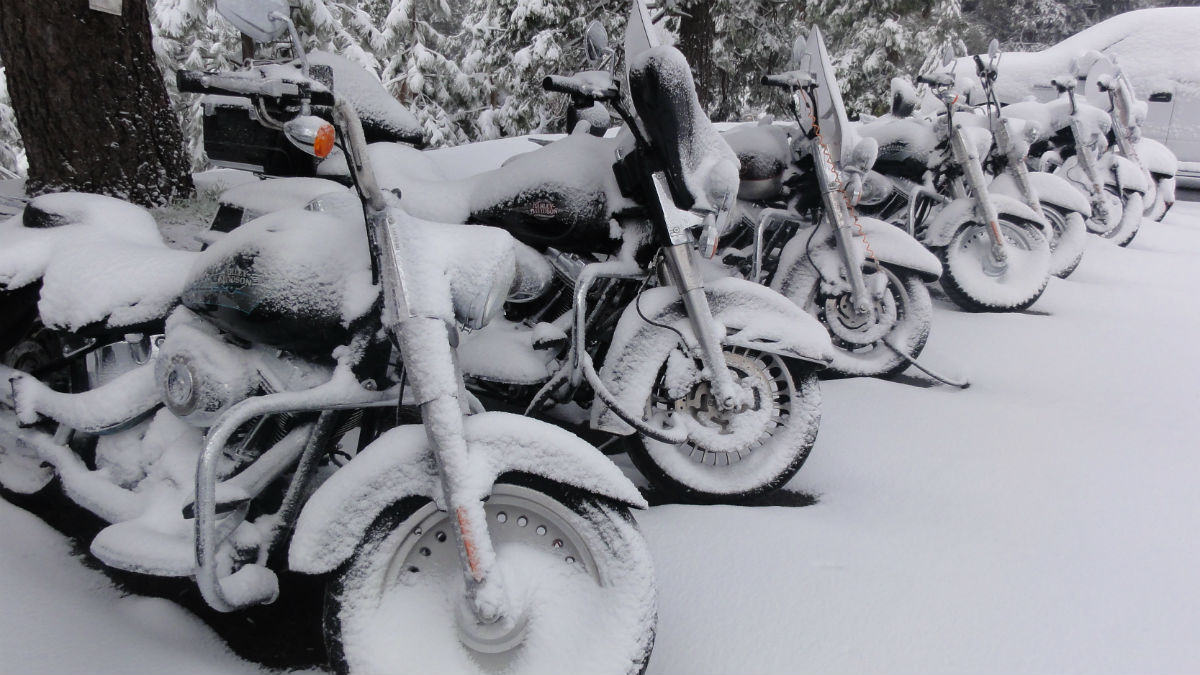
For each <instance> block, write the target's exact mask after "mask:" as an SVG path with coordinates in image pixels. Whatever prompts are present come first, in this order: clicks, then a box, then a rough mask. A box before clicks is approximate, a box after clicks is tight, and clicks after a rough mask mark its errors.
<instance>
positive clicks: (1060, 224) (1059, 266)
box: [975, 40, 1092, 279]
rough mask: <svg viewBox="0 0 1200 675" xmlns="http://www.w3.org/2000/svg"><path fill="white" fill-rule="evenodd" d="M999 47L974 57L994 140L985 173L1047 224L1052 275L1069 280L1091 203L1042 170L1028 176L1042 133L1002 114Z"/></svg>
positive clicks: (1080, 251)
mask: <svg viewBox="0 0 1200 675" xmlns="http://www.w3.org/2000/svg"><path fill="white" fill-rule="evenodd" d="M999 62H1000V47H999V43H998V41H996V40H992V42H991V44H990V45H989V46H988V61H987V62H986V63H985V62H984V60H983V58H982V57H981V56H979V55H976V56H975V74H976V77H977V78H978V84H979V85H980V89H981V90H982V91H983V92H984V95H985V101H984V103H983V105H982V106H981V109H982V110H983V112H984V114H985V115H986V116H987V121H988V127H989V129H990V130H991V132H992V136H993V138H994V141H995V143H994V145H993V148H992V152H990V153H989V154H988V156H987V159H986V160H985V168H986V169H988V171H989V172H990V173H991V174H993V175H994V176H995V179H993V180H992V183H991V184H990V185H989V186H988V188H989V189H990V190H991V191H992V192H993V193H996V194H1005V195H1008V196H1011V197H1015V198H1017V199H1019V200H1021V201H1022V202H1023V203H1024V204H1025V205H1026V206H1028V207H1030V208H1031V209H1033V210H1034V211H1035V212H1036V213H1037V214H1038V215H1039V216H1041V217H1042V218H1044V219H1045V221H1046V224H1047V225H1049V229H1047V230H1046V234H1047V236H1048V238H1049V240H1050V273H1051V274H1053V275H1054V276H1056V277H1059V278H1062V279H1065V278H1067V277H1068V276H1070V274H1071V273H1072V272H1074V271H1075V268H1076V267H1078V266H1079V263H1080V261H1081V260H1082V259H1083V251H1084V248H1085V246H1086V244H1087V225H1086V221H1087V218H1088V217H1089V216H1091V213H1092V209H1091V206H1090V205H1089V204H1088V201H1087V199H1085V198H1084V197H1083V196H1082V195H1080V194H1079V191H1078V190H1076V189H1075V188H1074V187H1073V186H1072V185H1071V184H1070V183H1068V182H1067V181H1066V180H1065V179H1063V178H1061V177H1059V176H1055V175H1054V174H1050V173H1046V172H1044V171H1030V170H1029V167H1028V165H1027V159H1028V156H1029V148H1030V145H1031V144H1032V143H1033V142H1034V141H1036V140H1037V139H1038V137H1039V135H1040V133H1041V129H1040V128H1039V127H1038V126H1037V125H1036V124H1034V123H1032V122H1031V121H1029V120H1022V119H1019V118H1017V117H1015V116H1013V115H1012V114H1008V115H1005V114H1002V112H1001V108H1000V103H999V100H998V99H997V98H996V93H995V84H996V78H997V76H998V75H999V70H998V66H999Z"/></svg>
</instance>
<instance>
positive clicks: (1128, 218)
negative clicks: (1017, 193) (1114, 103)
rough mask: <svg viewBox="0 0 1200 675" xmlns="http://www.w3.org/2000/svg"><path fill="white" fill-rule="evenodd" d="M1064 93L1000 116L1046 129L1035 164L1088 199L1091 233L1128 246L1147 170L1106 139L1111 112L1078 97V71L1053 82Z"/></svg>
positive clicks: (1033, 150) (1035, 147)
mask: <svg viewBox="0 0 1200 675" xmlns="http://www.w3.org/2000/svg"><path fill="white" fill-rule="evenodd" d="M1051 84H1052V85H1053V86H1054V87H1055V88H1056V89H1057V90H1058V92H1059V94H1060V97H1059V98H1057V99H1055V100H1053V101H1049V102H1047V103H1039V102H1036V101H1022V102H1019V103H1013V104H1011V105H1008V106H1006V107H1005V108H1004V109H1003V110H1002V111H1001V113H1000V114H1001V115H1002V116H1004V117H1008V118H1014V119H1022V120H1026V121H1027V122H1029V123H1032V124H1035V125H1037V127H1038V128H1039V129H1040V130H1042V133H1041V137H1040V138H1039V140H1037V141H1036V142H1034V143H1033V144H1032V145H1031V147H1030V161H1031V162H1033V163H1034V168H1037V169H1039V170H1041V171H1049V172H1053V173H1054V174H1055V175H1057V176H1060V177H1062V178H1065V179H1066V180H1068V181H1069V182H1070V183H1071V184H1072V185H1074V186H1075V187H1076V189H1078V190H1079V191H1080V192H1082V193H1083V194H1084V195H1085V196H1086V197H1087V198H1088V200H1089V202H1090V204H1091V207H1092V215H1091V217H1090V218H1088V219H1087V227H1088V231H1089V232H1092V233H1093V234H1098V235H1100V236H1102V237H1105V238H1106V239H1111V240H1113V241H1114V242H1116V243H1117V244H1118V245H1121V246H1124V245H1126V244H1128V243H1129V242H1130V241H1132V240H1133V237H1134V235H1136V234H1137V231H1138V228H1140V227H1141V222H1142V213H1143V211H1144V208H1143V203H1144V202H1143V198H1144V195H1145V192H1146V189H1147V185H1146V183H1147V181H1146V176H1145V174H1144V172H1143V171H1142V169H1141V167H1139V166H1138V165H1137V164H1135V163H1134V162H1132V161H1130V160H1129V159H1128V158H1126V157H1122V156H1120V155H1119V154H1117V153H1116V152H1114V151H1113V148H1112V147H1111V146H1110V145H1109V143H1108V141H1107V135H1108V133H1109V132H1110V130H1111V127H1112V119H1111V117H1110V116H1109V114H1108V113H1106V112H1104V111H1103V110H1101V109H1099V108H1097V107H1095V106H1093V105H1091V104H1090V103H1088V102H1087V101H1086V100H1080V97H1079V96H1077V95H1076V91H1075V89H1076V78H1075V76H1074V75H1062V76H1060V77H1058V78H1055V79H1054V80H1053V82H1052V83H1051Z"/></svg>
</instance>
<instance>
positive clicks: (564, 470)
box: [288, 412, 647, 574]
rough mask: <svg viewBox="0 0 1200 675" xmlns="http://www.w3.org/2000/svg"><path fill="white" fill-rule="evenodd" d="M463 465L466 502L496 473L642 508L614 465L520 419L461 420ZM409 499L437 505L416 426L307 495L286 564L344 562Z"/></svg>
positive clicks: (317, 569)
mask: <svg viewBox="0 0 1200 675" xmlns="http://www.w3.org/2000/svg"><path fill="white" fill-rule="evenodd" d="M464 423H465V427H466V438H467V444H468V446H469V448H470V454H469V457H470V463H471V466H469V467H467V468H466V469H465V470H463V471H462V472H461V474H462V476H463V477H464V478H466V479H468V480H469V485H464V486H463V488H464V493H463V494H464V495H466V498H468V499H484V498H486V497H487V495H488V494H490V492H491V489H492V485H493V484H494V483H495V482H496V479H497V478H498V477H499V476H502V475H504V474H507V473H513V472H519V473H524V474H532V475H534V476H539V477H542V478H545V479H547V480H550V481H554V482H556V483H561V484H564V485H569V486H573V487H577V488H580V489H584V490H587V491H589V492H591V493H594V494H598V495H603V496H605V497H608V498H610V499H614V500H616V501H619V502H622V503H625V504H628V505H630V506H634V507H637V508H646V506H647V504H646V501H645V500H644V499H643V498H642V496H641V494H640V493H639V492H638V490H637V488H636V487H634V485H633V483H631V482H630V481H629V479H628V478H626V477H625V475H624V474H622V473H621V471H620V469H618V468H617V466H616V465H615V464H613V463H612V462H610V461H609V460H608V458H606V457H605V456H604V455H602V454H600V453H598V452H596V449H595V448H594V447H592V446H591V445H590V444H588V443H587V442H586V441H584V440H582V439H580V438H579V437H578V436H576V435H574V434H572V433H571V432H569V431H566V430H564V429H560V428H558V427H554V426H551V425H549V424H546V423H543V422H538V421H536V420H531V419H529V418H527V417H522V416H520V415H513V414H510V413H502V412H487V413H480V414H478V415H471V416H469V417H467V418H465V420H464ZM409 497H426V498H429V499H432V500H434V502H436V503H438V504H444V500H443V498H442V485H441V480H440V478H439V475H438V470H437V467H436V466H435V465H434V459H433V455H432V454H431V452H430V448H429V439H428V437H427V436H426V434H425V429H424V428H423V427H422V426H420V425H405V426H401V427H396V428H394V429H391V430H390V431H388V432H387V433H385V434H383V435H382V436H380V437H379V438H378V439H376V440H375V441H373V442H372V443H371V444H370V445H368V446H367V447H366V448H364V449H363V450H362V452H360V453H358V455H356V456H355V457H354V459H353V460H351V461H350V462H349V463H348V464H346V465H345V466H343V467H342V468H341V469H338V471H337V472H336V473H334V474H333V475H332V476H331V477H330V478H329V479H328V480H326V481H325V483H324V484H322V485H321V487H320V488H318V489H317V491H316V492H315V493H313V495H312V497H310V498H309V501H308V503H307V504H306V505H305V508H304V511H303V512H302V513H301V514H300V519H299V521H298V522H297V523H296V530H295V532H294V533H293V535H292V543H291V548H290V550H289V553H288V563H289V566H290V567H291V569H293V570H296V571H298V572H303V573H307V574H321V573H324V572H329V571H331V570H333V569H335V568H337V566H338V565H340V564H342V563H343V562H344V561H345V560H347V559H348V558H349V557H350V556H351V555H352V554H353V553H354V550H355V547H357V546H358V543H359V541H361V540H362V538H363V535H364V534H365V533H366V531H367V528H368V527H370V526H371V524H372V523H373V522H374V521H375V519H376V518H377V517H378V516H379V514H381V513H382V512H383V511H384V509H386V508H388V507H389V506H391V505H393V504H396V503H398V502H400V501H401V500H403V499H406V498H409Z"/></svg>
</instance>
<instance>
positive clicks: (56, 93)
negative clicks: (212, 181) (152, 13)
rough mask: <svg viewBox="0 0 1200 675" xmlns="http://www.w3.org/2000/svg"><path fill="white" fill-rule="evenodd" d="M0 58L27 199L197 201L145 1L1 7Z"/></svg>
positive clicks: (15, 1)
mask: <svg viewBox="0 0 1200 675" xmlns="http://www.w3.org/2000/svg"><path fill="white" fill-rule="evenodd" d="M0 8H2V10H3V11H2V12H0V13H2V14H3V17H4V18H3V20H0V55H3V58H4V64H5V66H6V67H7V74H8V89H9V95H10V97H11V99H12V106H13V110H14V112H15V113H16V117H17V127H18V128H19V129H20V131H21V137H22V138H23V139H24V141H25V152H26V155H27V157H28V159H29V180H28V182H27V184H26V185H27V188H28V189H29V191H30V193H31V194H38V193H42V192H48V191H52V190H78V191H83V192H97V193H101V194H107V195H111V196H114V197H119V198H122V199H127V200H129V201H132V202H136V203H138V204H143V205H146V206H154V205H159V204H163V203H165V202H167V201H169V200H170V199H172V198H175V197H182V196H186V195H188V194H190V193H191V191H192V179H191V175H190V173H189V163H188V161H187V158H186V156H185V153H184V149H183V148H184V145H183V134H182V133H181V132H180V129H179V121H178V119H176V117H175V114H174V113H173V112H172V111H171V107H170V104H169V101H168V99H167V90H166V86H165V85H164V83H163V76H162V73H161V72H159V70H158V66H157V65H156V63H155V60H154V50H153V47H152V46H151V34H150V17H149V10H148V9H147V5H146V1H145V0H124V1H123V2H122V15H121V16H115V15H113V14H106V13H102V12H98V11H95V10H91V9H89V8H88V2H87V0H0Z"/></svg>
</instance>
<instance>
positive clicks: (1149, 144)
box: [1137, 137, 1179, 177]
mask: <svg viewBox="0 0 1200 675" xmlns="http://www.w3.org/2000/svg"><path fill="white" fill-rule="evenodd" d="M1137 156H1138V158H1139V159H1141V160H1142V164H1145V165H1146V170H1147V171H1149V172H1150V173H1152V174H1157V175H1159V176H1167V177H1174V176H1175V173H1176V172H1177V171H1178V170H1179V159H1178V158H1176V157H1175V153H1173V152H1171V150H1170V149H1169V148H1167V146H1165V145H1163V144H1162V143H1159V142H1158V141H1156V140H1154V139H1153V138H1145V137H1143V138H1142V139H1141V140H1139V141H1138V143H1137Z"/></svg>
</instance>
